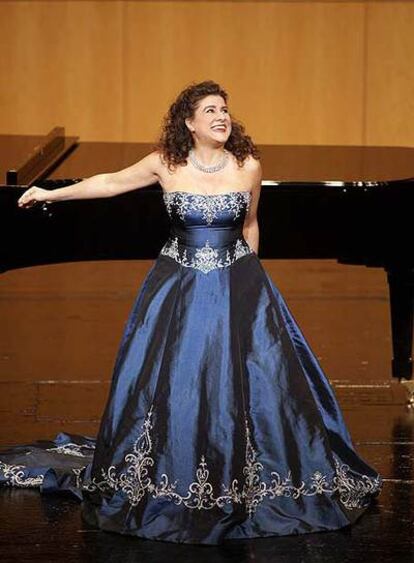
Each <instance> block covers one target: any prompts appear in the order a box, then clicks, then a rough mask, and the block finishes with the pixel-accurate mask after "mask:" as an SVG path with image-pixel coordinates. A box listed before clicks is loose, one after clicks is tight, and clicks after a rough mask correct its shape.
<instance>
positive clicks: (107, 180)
mask: <svg viewBox="0 0 414 563" xmlns="http://www.w3.org/2000/svg"><path fill="white" fill-rule="evenodd" d="M160 166H161V160H160V156H159V153H158V152H157V151H154V152H152V153H150V154H148V155H147V156H145V157H144V158H142V159H141V160H140V161H138V162H136V163H135V164H133V165H132V166H129V167H128V168H124V169H123V170H119V171H118V172H110V173H104V174H96V175H95V176H91V177H90V178H86V179H85V180H82V181H81V182H78V183H76V184H71V185H70V186H66V187H65V188H57V189H55V190H45V189H43V188H39V187H38V186H32V187H31V188H29V189H28V190H26V191H25V192H24V194H23V195H22V196H21V197H20V199H19V200H18V201H17V204H18V205H19V207H31V206H32V205H34V204H35V203H37V202H40V201H46V202H50V203H52V202H55V201H66V200H71V199H95V198H103V197H113V196H115V195H118V194H121V193H124V192H128V191H131V190H135V189H138V188H143V187H145V186H150V185H151V184H155V183H156V182H157V181H158V178H159V171H160Z"/></svg>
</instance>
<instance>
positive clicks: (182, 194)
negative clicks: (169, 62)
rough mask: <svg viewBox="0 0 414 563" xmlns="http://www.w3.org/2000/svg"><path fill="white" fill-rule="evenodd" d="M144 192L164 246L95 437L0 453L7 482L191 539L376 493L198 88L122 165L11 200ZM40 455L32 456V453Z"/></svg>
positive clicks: (220, 102)
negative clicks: (161, 213)
mask: <svg viewBox="0 0 414 563" xmlns="http://www.w3.org/2000/svg"><path fill="white" fill-rule="evenodd" d="M156 182H159V183H160V184H161V186H162V188H163V200H164V203H165V205H166V209H167V211H168V213H169V216H170V220H171V230H170V234H169V238H168V240H167V241H166V242H165V244H164V246H163V247H162V249H161V251H160V254H159V256H158V258H157V260H156V261H155V262H154V264H153V266H152V268H151V269H150V271H149V272H148V274H147V276H146V278H145V279H144V282H143V284H142V286H141V288H140V289H139V292H138V295H137V298H136V300H135V303H134V305H133V308H132V311H131V313H130V315H129V318H128V320H127V323H126V326H125V330H124V334H123V336H122V339H121V343H120V347H119V352H118V356H117V358H116V362H115V365H114V372H113V377H112V383H111V389H110V393H109V397H108V401H107V404H106V408H105V411H104V413H103V417H102V421H101V425H100V429H99V433H98V436H97V439H96V440H94V439H92V438H87V437H82V436H74V435H68V434H63V433H62V434H59V435H58V436H57V437H56V439H55V440H53V441H51V442H42V443H40V442H39V443H38V444H31V445H28V446H16V447H14V448H12V449H11V450H8V451H7V452H4V453H3V454H1V455H0V460H1V461H0V470H2V480H3V482H5V483H8V484H11V485H20V486H40V488H41V490H43V491H61V490H66V491H67V490H69V491H71V492H73V493H74V494H75V495H77V496H78V498H80V499H81V500H82V501H83V502H82V514H83V516H84V519H85V520H86V521H87V522H89V523H92V524H93V525H94V526H97V527H99V528H101V529H102V530H110V531H115V532H119V533H122V534H130V535H135V536H138V537H141V538H148V539H155V540H165V541H172V542H182V543H195V544H197V543H198V544H218V543H221V542H223V541H225V540H232V539H246V538H255V537H265V536H278V535H288V534H298V533H309V532H317V531H324V530H325V531H326V530H336V529H338V528H342V527H344V526H347V525H350V524H352V523H353V522H355V521H356V520H357V518H358V517H359V516H360V515H361V514H362V513H363V512H364V511H365V510H366V508H367V507H368V505H369V503H370V501H371V499H372V498H373V497H375V496H377V495H378V493H379V491H380V489H381V486H382V478H381V477H380V475H379V474H378V473H377V472H376V471H375V470H374V469H373V468H371V467H370V466H369V465H368V464H367V463H366V462H365V461H364V460H363V459H361V458H360V457H359V456H358V454H357V453H356V451H355V448H354V446H353V443H352V441H351V437H350V435H349V433H348V430H347V428H346V425H345V422H344V419H343V417H342V413H341V410H340V408H339V405H338V402H337V400H336V396H335V394H334V392H333V390H332V388H331V386H330V384H329V382H328V380H327V378H326V376H325V375H324V373H323V372H322V369H321V367H320V366H319V364H318V362H317V360H316V358H315V356H314V354H313V352H312V350H311V349H310V347H309V345H308V344H307V342H306V340H305V338H304V336H303V334H302V333H301V331H300V329H299V327H298V325H297V324H296V322H295V320H294V318H293V316H292V314H291V313H290V311H289V309H288V307H287V305H286V303H285V301H284V299H283V297H282V295H281V294H280V292H279V290H278V289H277V288H276V287H275V285H274V284H273V283H272V281H271V279H270V277H269V276H268V274H267V273H266V272H265V270H264V269H263V267H262V265H261V262H260V260H259V258H258V256H257V253H258V244H259V230H258V224H257V217H256V211H257V206H258V201H259V196H260V186H261V166H260V160H259V155H258V152H257V149H256V147H255V145H254V144H253V143H252V141H251V139H250V137H249V136H248V135H246V134H245V133H244V128H243V127H242V125H240V124H239V123H238V122H237V121H235V120H234V119H232V118H231V116H230V114H229V111H228V106H227V94H226V92H225V91H224V90H223V89H222V88H221V87H220V86H219V85H218V84H216V83H214V82H212V81H205V82H202V83H200V84H193V85H190V86H189V87H188V88H186V89H185V90H184V91H183V92H181V93H180V94H179V96H178V97H177V99H176V101H175V102H174V103H173V104H172V106H171V107H170V109H169V112H168V114H167V116H166V119H165V123H164V127H163V132H162V135H161V139H160V141H159V143H158V145H157V146H156V147H155V150H154V151H153V152H152V153H151V154H149V155H148V156H146V157H145V158H143V159H142V160H141V161H139V162H138V163H136V164H134V165H133V166H130V167H129V168H126V169H125V170H121V171H119V172H115V173H111V174H100V175H97V176H93V177H91V178H88V179H86V180H84V181H82V182H79V183H78V184H75V185H72V186H69V187H65V188H61V189H56V190H54V191H47V190H43V189H41V188H39V187H33V188H31V189H29V190H27V191H26V192H25V193H24V194H23V195H22V197H21V198H20V200H19V202H18V203H19V205H20V206H21V207H30V206H31V205H33V204H34V203H35V202H41V201H50V202H53V201H63V200H70V199H80V198H96V197H110V196H114V195H117V194H119V193H122V192H126V191H128V190H133V189H138V188H141V187H144V186H148V185H151V184H154V183H156ZM47 446H48V447H47Z"/></svg>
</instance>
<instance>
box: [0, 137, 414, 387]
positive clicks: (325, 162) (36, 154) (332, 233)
mask: <svg viewBox="0 0 414 563" xmlns="http://www.w3.org/2000/svg"><path fill="white" fill-rule="evenodd" d="M258 148H259V150H260V152H261V162H262V167H263V178H264V180H263V182H262V194H261V198H260V202H259V209H258V219H259V224H260V232H261V236H260V246H259V253H258V255H259V257H260V258H262V259H264V258H274V259H278V258H279V259H281V258H283V259H303V258H309V259H312V258H314V259H325V258H326V259H336V260H337V261H338V262H339V263H340V264H355V265H365V266H367V267H370V268H383V269H384V270H385V271H386V273H387V280H388V286H389V296H390V308H391V331H392V343H393V358H392V376H393V377H394V378H398V379H399V380H400V381H403V380H404V382H408V383H410V384H411V383H412V338H413V308H414V303H413V301H414V289H413V288H414V252H413V201H414V178H413V174H414V149H413V148H406V147H374V146H372V147H367V146H319V145H318V146H300V145H292V146H289V145H280V146H279V145H258ZM151 150H153V146H152V145H151V144H147V143H120V142H119V143H117V142H83V141H82V142H80V141H79V138H78V137H68V136H66V135H65V130H64V128H63V127H55V128H54V129H53V130H52V131H51V132H50V133H49V134H47V135H45V136H32V135H0V182H2V183H1V184H0V187H1V189H0V214H1V215H0V221H1V223H0V224H1V226H0V233H1V241H2V244H1V248H0V271H1V272H5V271H7V270H12V269H16V268H25V267H30V266H35V265H40V264H52V263H58V262H70V261H81V260H136V259H153V258H156V256H157V255H158V253H159V251H160V249H161V246H162V245H163V243H164V242H165V240H166V238H167V236H168V230H169V219H168V215H167V213H166V210H165V208H164V206H163V203H162V197H161V196H162V189H161V186H160V185H159V184H154V185H153V186H148V187H146V188H142V189H139V190H134V191H132V192H128V193H125V194H121V195H119V196H116V197H114V198H109V199H94V200H76V201H64V202H55V203H52V204H45V203H42V204H37V205H35V206H33V207H31V208H29V209H21V208H19V207H18V206H17V203H16V202H17V200H18V198H19V197H20V196H21V194H22V193H23V192H24V191H25V190H26V189H27V188H28V187H29V186H31V185H33V184H35V185H37V186H41V187H43V188H46V189H51V190H53V189H55V188H59V187H62V186H66V185H69V184H71V183H74V182H78V181H80V180H81V179H83V178H87V177H89V176H92V175H94V174H97V173H101V172H111V171H115V170H119V169H121V168H124V167H126V166H129V165H130V164H132V163H134V162H136V161H138V160H139V159H141V158H142V157H143V156H145V155H146V154H148V153H149V152H151Z"/></svg>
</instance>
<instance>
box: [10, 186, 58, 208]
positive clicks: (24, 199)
mask: <svg viewBox="0 0 414 563" xmlns="http://www.w3.org/2000/svg"><path fill="white" fill-rule="evenodd" d="M41 201H45V202H46V203H52V201H51V200H50V191H49V190H44V189H43V188H38V187H37V186H32V187H31V188H29V189H28V190H26V191H25V192H24V194H23V195H22V196H21V197H20V198H19V199H18V200H17V205H18V206H19V207H23V208H27V207H32V206H33V205H35V204H36V203H38V202H41Z"/></svg>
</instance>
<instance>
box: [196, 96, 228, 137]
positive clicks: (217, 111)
mask: <svg viewBox="0 0 414 563" xmlns="http://www.w3.org/2000/svg"><path fill="white" fill-rule="evenodd" d="M185 123H186V125H187V127H188V129H189V130H190V132H191V135H192V136H193V138H194V141H195V142H196V143H197V141H199V142H201V143H203V144H208V145H210V146H220V145H224V143H225V142H226V141H227V139H228V138H229V136H230V133H231V118H230V114H229V111H228V108H227V105H226V102H225V101H224V99H223V98H222V97H221V96H218V95H215V94H211V95H209V96H206V97H205V98H203V99H202V100H200V101H199V102H198V106H197V107H196V110H195V112H194V117H193V119H190V118H187V119H186V120H185Z"/></svg>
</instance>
